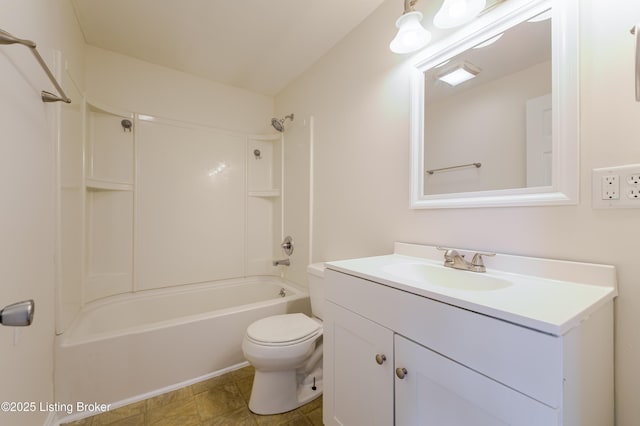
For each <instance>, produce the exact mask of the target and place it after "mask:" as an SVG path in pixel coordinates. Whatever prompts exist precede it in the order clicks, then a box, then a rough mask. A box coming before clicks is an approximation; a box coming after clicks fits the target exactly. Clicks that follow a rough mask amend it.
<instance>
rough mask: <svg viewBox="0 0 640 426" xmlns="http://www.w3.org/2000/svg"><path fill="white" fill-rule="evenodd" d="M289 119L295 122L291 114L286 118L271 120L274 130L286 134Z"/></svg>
mask: <svg viewBox="0 0 640 426" xmlns="http://www.w3.org/2000/svg"><path fill="white" fill-rule="evenodd" d="M287 118H288V119H289V120H291V121H293V114H289V115H287V116H285V117H284V118H280V119H277V118H272V119H271V125H272V126H273V128H274V129H276V130H277V131H279V132H280V133H282V132H284V122H285V121H286V120H287Z"/></svg>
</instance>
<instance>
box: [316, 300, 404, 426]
mask: <svg viewBox="0 0 640 426" xmlns="http://www.w3.org/2000/svg"><path fill="white" fill-rule="evenodd" d="M324 309H325V312H324V323H323V327H324V385H325V388H324V389H325V390H324V400H323V422H324V424H325V425H327V426H329V425H345V426H362V425H368V426H370V425H381V426H389V425H392V424H393V332H392V331H391V330H389V329H387V328H384V327H382V326H380V325H378V324H376V323H374V322H373V321H370V320H368V319H365V318H363V317H361V316H359V315H357V314H355V313H353V312H351V311H349V310H347V309H344V308H342V307H340V306H338V305H335V304H333V303H330V302H328V301H327V302H326V303H325V308H324ZM383 356H384V357H385V359H384V360H383V358H382V357H383Z"/></svg>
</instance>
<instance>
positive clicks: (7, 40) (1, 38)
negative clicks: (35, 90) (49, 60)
mask: <svg viewBox="0 0 640 426" xmlns="http://www.w3.org/2000/svg"><path fill="white" fill-rule="evenodd" d="M0 44H21V45H23V46H27V47H28V48H29V50H31V53H33V56H35V57H36V60H37V61H38V63H39V64H40V66H41V67H42V69H43V70H44V72H45V73H46V74H47V77H49V80H51V83H53V85H54V86H55V88H56V90H57V91H58V93H60V96H57V95H55V94H53V93H51V92H47V91H46V90H43V91H42V92H40V96H41V97H42V102H65V103H68V104H70V103H71V99H69V98H68V97H67V95H66V94H65V93H64V90H62V87H60V85H59V84H58V82H57V81H56V79H55V77H54V76H53V74H52V73H51V70H50V69H49V67H48V66H47V64H46V62H45V61H44V59H42V56H40V53H38V50H37V49H36V44H35V43H34V42H33V41H31V40H24V39H20V38H18V37H15V36H13V35H11V34H9V33H8V32H6V31H4V30H0Z"/></svg>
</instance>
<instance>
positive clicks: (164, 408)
mask: <svg viewBox="0 0 640 426" xmlns="http://www.w3.org/2000/svg"><path fill="white" fill-rule="evenodd" d="M252 384H253V367H251V366H249V367H245V368H242V369H240V370H236V371H232V372H230V373H227V374H225V375H223V376H218V377H214V378H213V379H209V380H206V381H203V382H199V383H196V384H193V385H191V386H187V387H185V388H181V389H178V390H176V391H173V392H169V393H166V394H163V395H159V396H156V397H153V398H150V399H147V400H145V401H140V402H136V403H133V404H130V405H127V406H125V407H122V408H118V409H115V410H112V411H108V412H106V413H102V414H98V415H96V416H93V417H88V418H86V419H83V420H79V421H76V422H73V423H67V425H68V426H106V425H109V426H151V425H153V426H205V425H206V426H213V425H229V426H236V425H237V426H241V425H260V426H262V425H268V426H276V425H277V426H280V425H283V426H284V425H288V426H298V425H299V426H302V425H305V426H321V425H322V398H316V399H315V400H314V401H312V402H310V403H309V404H307V405H304V406H302V407H300V408H298V409H297V410H293V411H289V412H288V413H283V414H278V415H274V416H259V415H256V414H253V413H252V412H251V411H249V406H248V404H249V396H250V395H251V385H252Z"/></svg>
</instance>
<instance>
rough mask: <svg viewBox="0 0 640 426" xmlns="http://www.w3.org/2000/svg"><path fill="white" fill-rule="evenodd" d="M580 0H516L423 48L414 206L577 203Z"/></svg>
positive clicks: (415, 94)
mask: <svg viewBox="0 0 640 426" xmlns="http://www.w3.org/2000/svg"><path fill="white" fill-rule="evenodd" d="M578 1H579V0H509V1H507V2H505V3H503V4H502V5H500V6H499V7H497V8H495V9H494V10H492V11H490V12H488V13H486V14H484V15H481V16H480V17H479V18H478V19H476V20H475V21H474V22H472V23H470V24H468V25H467V26H466V27H464V28H462V29H460V30H458V31H456V32H455V33H454V34H452V35H451V36H449V37H447V38H445V39H443V40H441V41H439V42H438V43H436V44H434V45H432V46H431V47H429V48H427V49H425V50H424V51H423V52H421V53H420V54H419V55H417V56H416V59H415V62H414V65H413V66H412V69H411V145H412V149H411V157H412V158H411V161H412V165H411V168H412V170H411V207H412V208H455V207H499V206H532V205H558V204H577V202H578V181H579V176H578V174H579V170H578V142H579V99H578V95H579V74H578V37H579V35H578ZM460 76H462V77H461V79H462V81H459V80H456V78H458V77H460Z"/></svg>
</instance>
